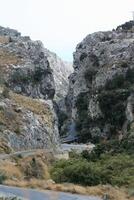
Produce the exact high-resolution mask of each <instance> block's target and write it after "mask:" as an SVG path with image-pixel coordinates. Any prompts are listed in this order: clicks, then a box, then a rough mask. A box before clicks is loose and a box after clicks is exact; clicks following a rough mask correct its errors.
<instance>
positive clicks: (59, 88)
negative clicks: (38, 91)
mask: <svg viewBox="0 0 134 200" xmlns="http://www.w3.org/2000/svg"><path fill="white" fill-rule="evenodd" d="M44 53H45V56H46V57H47V59H48V61H49V65H50V67H51V69H52V70H53V76H54V82H55V100H56V101H58V100H61V99H63V98H64V97H65V96H66V94H67V91H68V87H69V80H68V77H69V75H70V74H71V73H72V72H73V65H72V63H70V62H65V61H62V60H61V59H60V58H59V57H58V56H57V55H56V54H55V53H53V52H50V51H49V50H48V49H44Z"/></svg>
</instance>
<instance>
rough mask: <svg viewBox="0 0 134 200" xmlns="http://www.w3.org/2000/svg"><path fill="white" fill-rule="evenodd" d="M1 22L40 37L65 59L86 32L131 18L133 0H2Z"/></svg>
mask: <svg viewBox="0 0 134 200" xmlns="http://www.w3.org/2000/svg"><path fill="white" fill-rule="evenodd" d="M0 5H1V12H0V25H2V26H5V27H6V26H8V27H11V28H15V29H18V30H19V31H21V32H22V34H23V35H30V36H31V38H32V39H39V40H42V41H43V42H44V46H45V47H47V48H48V49H50V50H52V51H55V52H56V53H57V54H58V55H59V56H61V57H62V58H63V59H64V60H70V59H71V57H72V52H73V51H74V49H75V46H76V44H77V43H78V42H80V41H81V40H82V39H83V38H84V37H85V36H86V35H87V34H89V33H92V32H95V31H99V30H110V29H112V28H115V27H116V26H117V25H119V24H121V23H124V22H125V21H128V20H130V19H132V14H131V11H132V10H134V1H133V0H12V1H9V0H0Z"/></svg>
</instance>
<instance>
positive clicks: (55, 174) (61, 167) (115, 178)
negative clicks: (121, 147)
mask: <svg viewBox="0 0 134 200" xmlns="http://www.w3.org/2000/svg"><path fill="white" fill-rule="evenodd" d="M133 172H134V156H133V155H127V154H125V153H122V154H116V155H114V156H112V155H107V154H102V155H101V156H100V159H98V160H96V161H94V162H91V161H90V162H89V161H87V160H85V159H82V158H79V159H70V160H60V161H57V162H56V163H55V165H54V166H53V169H52V171H51V174H52V178H53V179H54V181H56V182H57V183H61V182H69V183H74V184H82V185H87V186H94V185H98V184H112V185H117V186H123V185H124V186H129V187H133V186H134V173H133Z"/></svg>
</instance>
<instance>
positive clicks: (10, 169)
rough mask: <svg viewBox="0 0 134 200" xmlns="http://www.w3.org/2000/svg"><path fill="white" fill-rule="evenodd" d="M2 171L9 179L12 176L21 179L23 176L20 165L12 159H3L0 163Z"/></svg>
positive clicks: (0, 170)
mask: <svg viewBox="0 0 134 200" xmlns="http://www.w3.org/2000/svg"><path fill="white" fill-rule="evenodd" d="M0 172H1V173H2V174H4V175H5V176H6V177H8V178H9V179H12V178H17V179H20V178H22V172H21V170H20V169H19V167H18V166H16V164H15V163H13V162H10V161H3V162H2V161H1V163H0Z"/></svg>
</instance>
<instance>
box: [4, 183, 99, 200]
mask: <svg viewBox="0 0 134 200" xmlns="http://www.w3.org/2000/svg"><path fill="white" fill-rule="evenodd" d="M0 192H2V193H10V194H13V195H16V196H19V197H23V198H26V199H28V200H102V199H101V198H99V197H93V196H82V195H75V194H70V193H63V192H54V191H38V190H34V189H23V188H17V187H8V186H3V185H0Z"/></svg>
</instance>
